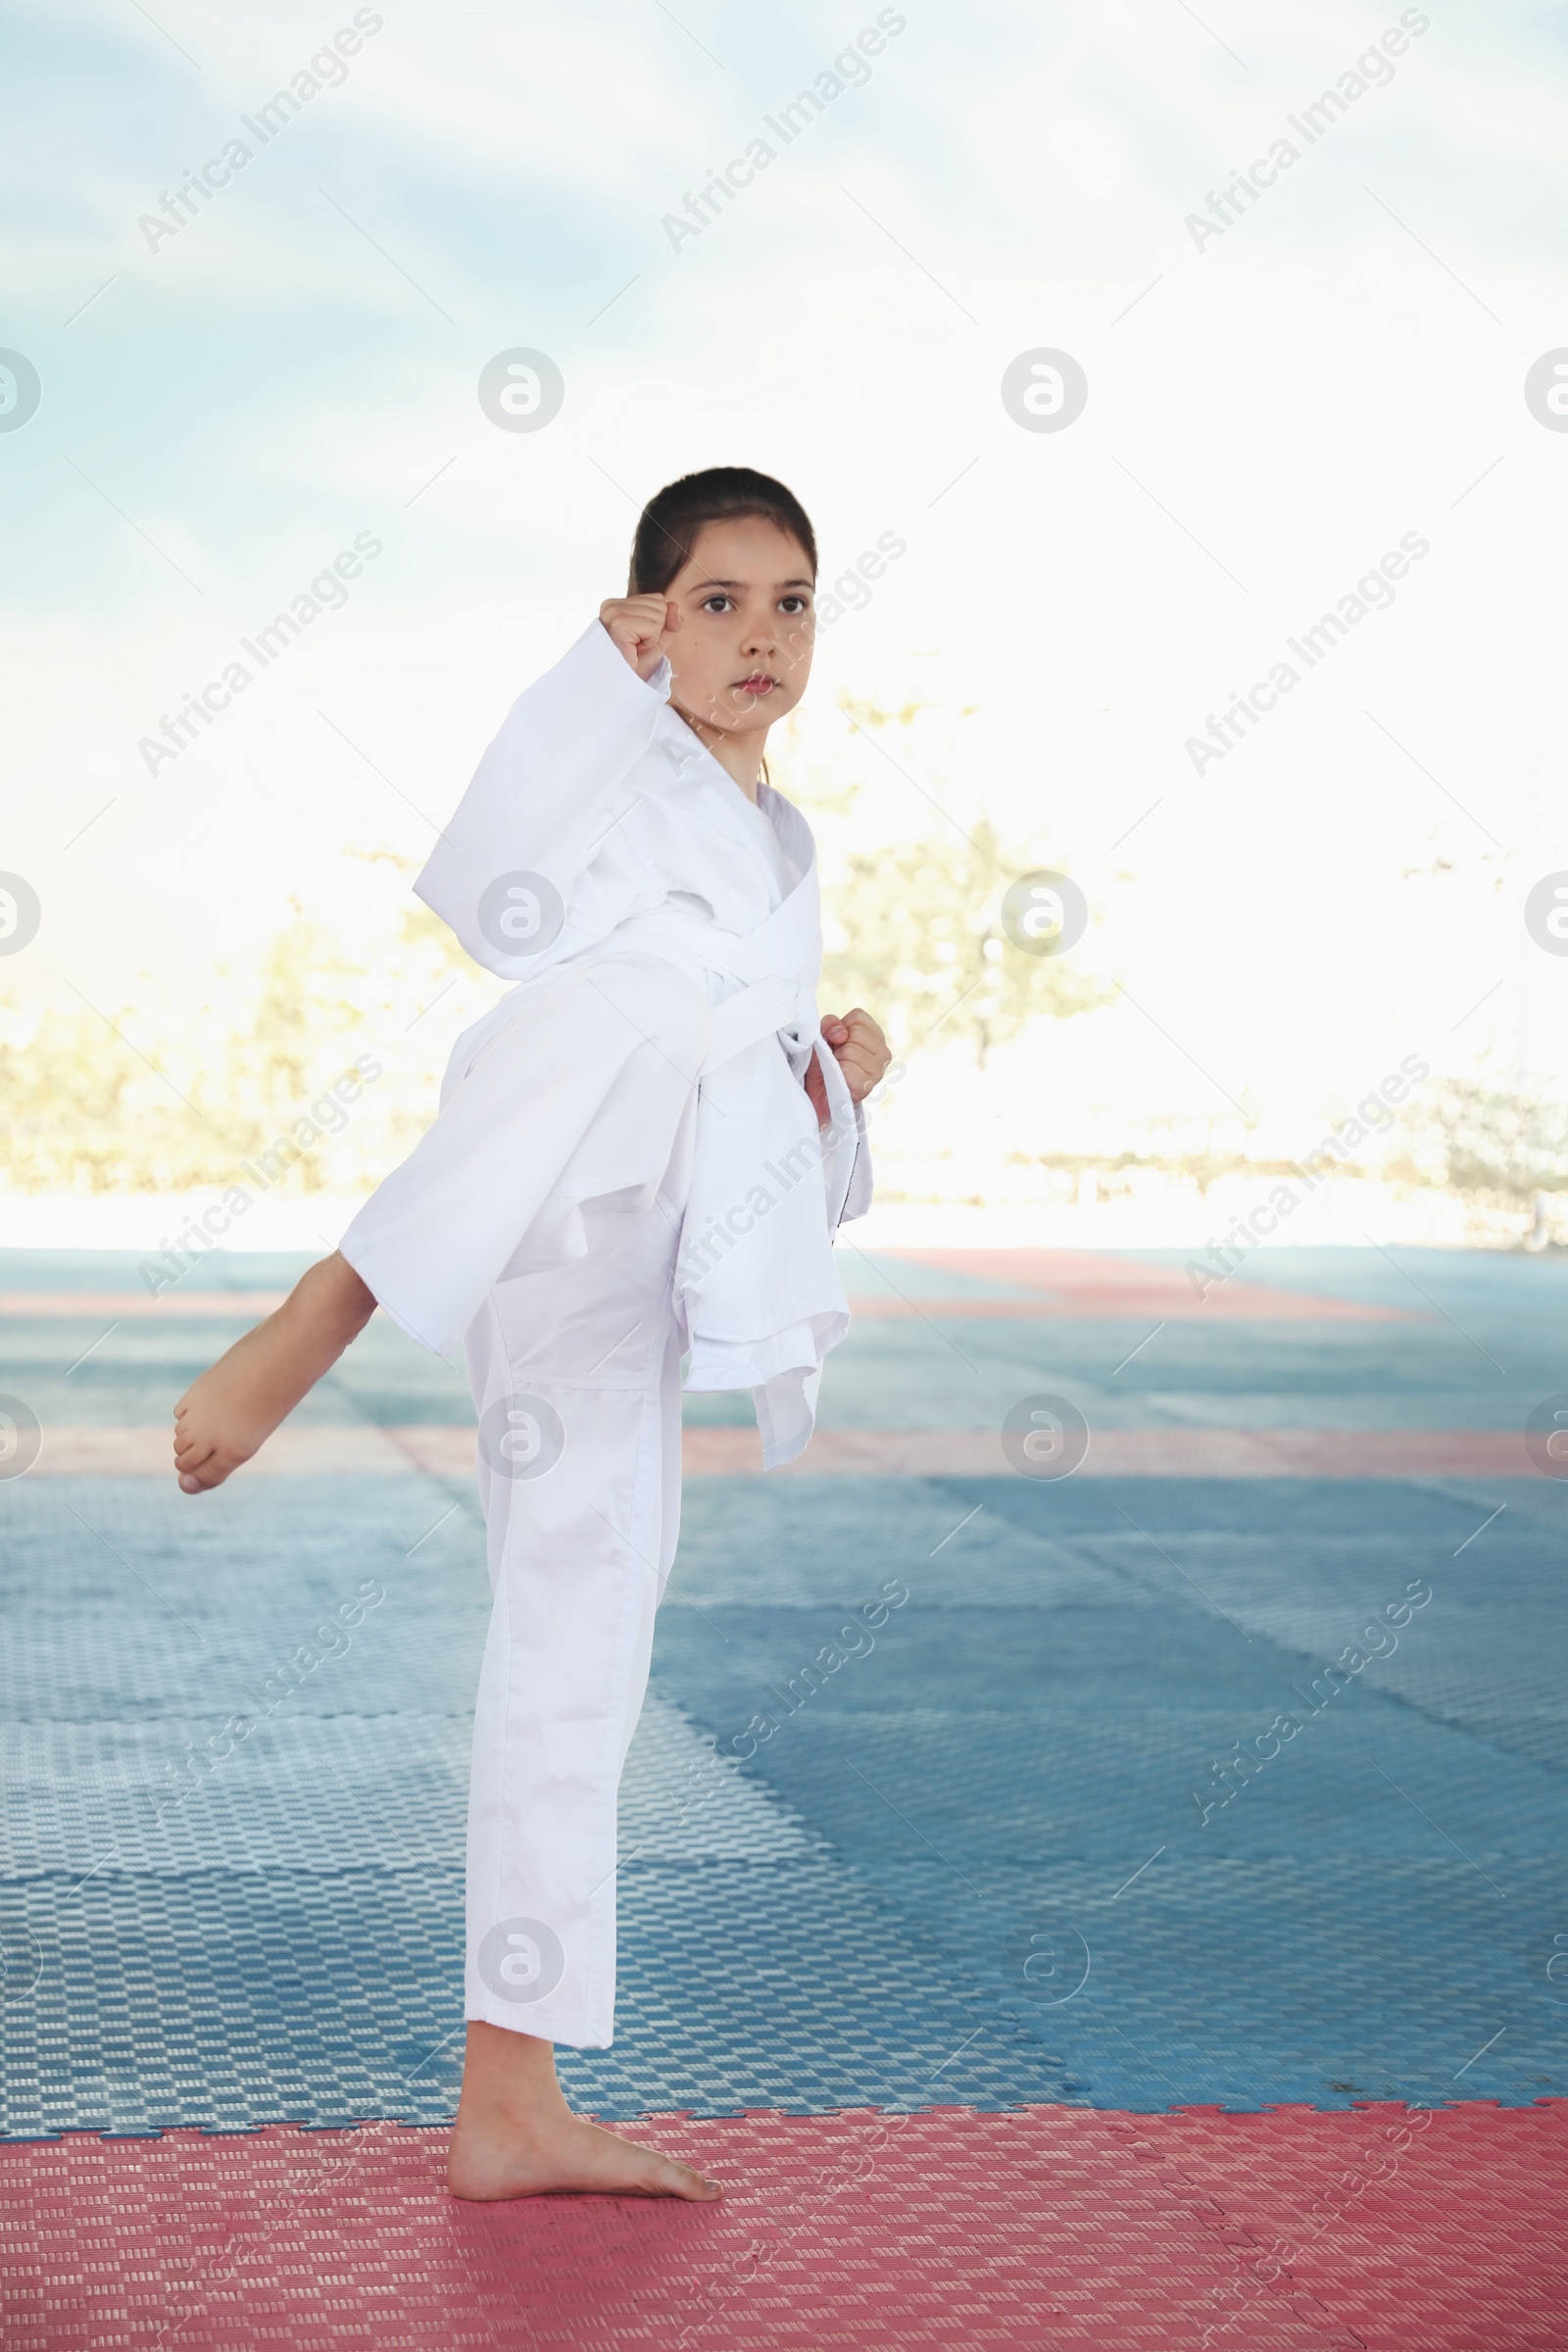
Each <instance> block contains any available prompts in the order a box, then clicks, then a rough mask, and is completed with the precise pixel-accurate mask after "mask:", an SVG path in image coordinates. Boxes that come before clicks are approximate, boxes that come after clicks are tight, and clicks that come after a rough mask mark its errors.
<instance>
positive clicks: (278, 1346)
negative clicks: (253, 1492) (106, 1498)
mask: <svg viewBox="0 0 1568 2352" xmlns="http://www.w3.org/2000/svg"><path fill="white" fill-rule="evenodd" d="M374 1312H375V1299H374V1296H373V1294H372V1293H371V1292H370V1291H368V1289H367V1288H366V1286H365V1284H364V1283H363V1282H362V1281H361V1280H360V1278H359V1276H358V1274H356V1273H355V1271H354V1268H353V1267H352V1266H351V1265H350V1264H349V1262H348V1260H347V1258H345V1257H342V1256H340V1255H339V1254H338V1252H337V1251H336V1250H333V1252H332V1254H331V1256H330V1257H325V1258H322V1260H321V1262H320V1264H319V1265H315V1266H312V1267H311V1268H310V1270H309V1271H308V1272H307V1273H305V1274H303V1275H302V1276H301V1277H300V1280H299V1281H298V1282H297V1283H296V1284H295V1286H294V1288H293V1290H292V1291H291V1292H290V1293H289V1295H288V1297H287V1298H286V1299H284V1301H283V1303H282V1305H281V1306H280V1307H278V1308H277V1310H276V1311H275V1313H273V1314H270V1315H269V1316H268V1318H267V1320H266V1322H265V1323H258V1325H257V1326H256V1329H255V1330H254V1331H248V1332H247V1333H246V1334H245V1337H244V1338H243V1339H242V1340H236V1341H235V1342H234V1345H233V1347H232V1348H229V1349H228V1350H227V1352H226V1353H225V1354H223V1355H221V1356H220V1357H219V1359H218V1361H217V1363H216V1364H213V1365H210V1366H209V1368H208V1369H207V1371H205V1372H202V1373H199V1374H198V1375H197V1377H196V1379H195V1380H193V1381H192V1382H191V1385H190V1387H189V1388H188V1389H187V1390H186V1391H185V1394H184V1396H183V1397H181V1398H180V1400H179V1402H178V1403H177V1404H176V1405H175V1407H174V1468H175V1471H176V1473H177V1474H178V1478H179V1483H180V1486H181V1488H182V1490H183V1491H184V1493H185V1494H187V1495H200V1494H202V1493H203V1492H204V1491H205V1489H207V1488H208V1487H221V1485H222V1483H223V1481H224V1479H225V1478H227V1477H228V1476H229V1474H230V1472H231V1471H234V1470H237V1469H238V1468H239V1466H240V1464H241V1462H248V1461H249V1460H250V1458H251V1455H252V1454H253V1453H255V1451H256V1450H257V1448H258V1447H259V1446H261V1445H263V1444H264V1443H265V1441H266V1440H267V1439H268V1438H270V1436H271V1434H272V1432H273V1430H274V1429H276V1427H277V1425H278V1423H279V1422H280V1421H281V1420H283V1419H284V1418H285V1416H286V1415H287V1414H289V1413H291V1412H292V1411H293V1410H294V1407H295V1406H296V1405H297V1404H298V1403H299V1400H300V1398H301V1397H304V1396H305V1395H306V1394H307V1393H308V1391H310V1390H311V1389H313V1388H314V1387H315V1386H316V1383H317V1382H318V1381H319V1379H320V1378H321V1375H322V1374H323V1373H324V1372H329V1371H330V1370H331V1368H332V1366H333V1365H334V1364H335V1363H336V1362H337V1359H338V1357H339V1356H340V1355H341V1354H342V1352H343V1350H344V1348H346V1347H347V1346H348V1344H349V1342H350V1341H351V1340H353V1339H356V1338H357V1337H358V1336H359V1334H360V1333H361V1332H362V1331H363V1330H364V1329H365V1326H366V1324H367V1323H368V1321H369V1319H370V1317H371V1315H372V1314H373V1313H374Z"/></svg>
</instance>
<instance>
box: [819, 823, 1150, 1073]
mask: <svg viewBox="0 0 1568 2352" xmlns="http://www.w3.org/2000/svg"><path fill="white" fill-rule="evenodd" d="M1040 862H1041V861H1040V860H1039V859H1038V858H1026V857H1023V856H1020V855H1017V854H1012V855H1009V854H1007V853H1005V851H1004V850H1003V848H1002V846H1001V844H1000V843H999V842H998V840H997V837H996V834H995V832H994V830H993V828H992V827H991V825H990V824H989V823H986V822H983V821H982V822H981V823H979V824H977V825H975V826H974V827H973V828H972V829H971V831H970V832H969V834H968V835H967V837H966V836H965V835H964V834H963V833H961V832H960V831H958V830H956V829H955V831H954V832H953V834H952V836H951V837H950V838H944V839H942V840H933V839H930V838H926V839H922V840H919V841H907V842H897V843H894V844H892V845H891V846H890V847H888V848H886V849H879V850H874V851H871V850H856V851H850V852H848V853H847V854H845V855H844V856H842V857H841V858H839V859H837V860H836V861H835V864H834V866H833V868H832V870H831V874H830V876H829V892H828V896H829V917H828V921H829V937H830V944H829V947H828V950H827V953H826V955H825V956H824V957H823V963H822V1003H823V1005H824V1007H825V1008H826V1009H828V1010H831V1011H845V1010H847V1009H848V1007H849V1006H850V1005H865V1006H866V1008H867V1010H869V1011H871V1012H874V1013H875V1015H876V1017H877V1019H878V1020H880V1021H881V1022H882V1024H883V1026H884V1027H885V1028H886V1030H887V1032H888V1038H889V1042H890V1043H891V1044H892V1046H893V1049H894V1051H895V1053H899V1054H902V1053H906V1052H907V1051H908V1050H909V1049H910V1048H911V1047H913V1046H916V1045H919V1044H920V1043H922V1042H923V1041H924V1040H926V1039H932V1040H933V1042H941V1041H945V1040H947V1039H950V1038H955V1037H966V1038H968V1039H970V1040H971V1041H972V1043H973V1045H974V1050H975V1059H976V1061H977V1062H978V1064H979V1066H980V1067H981V1068H982V1069H984V1068H985V1066H986V1056H987V1055H988V1054H989V1053H990V1051H991V1049H992V1047H993V1046H1000V1045H1005V1044H1006V1042H1007V1041H1008V1039H1009V1038H1013V1037H1016V1036H1017V1035H1018V1033H1019V1031H1020V1030H1021V1029H1022V1028H1023V1027H1024V1026H1025V1024H1026V1023H1027V1022H1029V1021H1032V1020H1035V1019H1037V1018H1038V1017H1039V1016H1040V1015H1042V1014H1050V1015H1051V1016H1053V1017H1054V1018H1056V1019H1061V1018H1063V1017H1064V1016H1066V1015H1068V1014H1071V1013H1075V1012H1093V1011H1094V1010H1095V1009H1096V1007H1097V1006H1099V1005H1106V1004H1108V1003H1109V1002H1110V1000H1111V998H1112V997H1113V996H1114V994H1115V991H1114V989H1113V988H1112V987H1111V986H1110V985H1109V984H1108V983H1107V982H1105V981H1103V980H1101V979H1097V978H1095V977H1094V976H1092V975H1091V974H1089V973H1086V972H1084V971H1083V970H1082V969H1080V968H1079V967H1078V966H1077V965H1076V964H1075V963H1074V962H1073V961H1072V958H1071V954H1070V952H1069V954H1068V955H1066V956H1030V955H1027V954H1026V953H1025V952H1024V951H1023V950H1022V949H1021V948H1017V947H1015V946H1014V945H1013V943H1012V941H1011V940H1010V939H1009V938H1008V937H1007V935H1006V933H1005V931H1004V929H1003V926H1002V899H1003V894H1004V892H1005V890H1006V889H1007V887H1008V885H1009V884H1010V883H1012V882H1015V881H1016V880H1017V879H1018V877H1019V875H1020V874H1025V873H1028V872H1029V871H1031V869H1032V868H1036V867H1038V866H1039V864H1040Z"/></svg>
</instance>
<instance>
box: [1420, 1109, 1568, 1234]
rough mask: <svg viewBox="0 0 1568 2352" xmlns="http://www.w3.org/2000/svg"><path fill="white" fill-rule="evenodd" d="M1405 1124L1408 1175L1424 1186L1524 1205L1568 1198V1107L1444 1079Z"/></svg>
mask: <svg viewBox="0 0 1568 2352" xmlns="http://www.w3.org/2000/svg"><path fill="white" fill-rule="evenodd" d="M1407 1118H1408V1126H1409V1130H1410V1133H1411V1137H1412V1141H1413V1143H1414V1147H1415V1150H1414V1160H1415V1165H1414V1167H1413V1169H1412V1171H1411V1172H1412V1173H1414V1174H1415V1175H1417V1176H1418V1177H1420V1178H1421V1179H1423V1180H1424V1181H1426V1182H1427V1183H1433V1182H1436V1183H1438V1184H1440V1185H1443V1186H1446V1188H1447V1189H1448V1190H1449V1191H1451V1192H1457V1193H1465V1194H1469V1195H1472V1196H1476V1197H1481V1198H1487V1197H1490V1198H1493V1199H1496V1200H1499V1201H1506V1202H1509V1203H1512V1204H1517V1205H1521V1206H1524V1205H1528V1204H1529V1203H1530V1202H1531V1201H1534V1199H1535V1197H1536V1195H1537V1194H1538V1193H1561V1192H1568V1104H1565V1103H1561V1102H1554V1101H1552V1100H1551V1099H1550V1098H1549V1097H1547V1098H1543V1097H1541V1096H1538V1095H1533V1094H1532V1095H1521V1094H1510V1093H1508V1092H1507V1091H1505V1090H1503V1089H1500V1088H1496V1087H1487V1086H1482V1085H1480V1084H1478V1083H1477V1082H1476V1081H1475V1080H1473V1079H1468V1078H1446V1079H1443V1080H1434V1081H1433V1083H1432V1085H1431V1086H1429V1087H1428V1088H1427V1089H1426V1090H1425V1092H1424V1095H1423V1098H1422V1100H1421V1101H1420V1102H1419V1103H1412V1104H1411V1106H1410V1109H1409V1112H1408V1114H1407Z"/></svg>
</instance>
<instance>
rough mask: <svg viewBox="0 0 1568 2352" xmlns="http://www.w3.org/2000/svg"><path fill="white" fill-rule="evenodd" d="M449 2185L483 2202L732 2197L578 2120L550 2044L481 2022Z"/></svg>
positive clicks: (471, 2034) (470, 2052) (686, 2168)
mask: <svg viewBox="0 0 1568 2352" xmlns="http://www.w3.org/2000/svg"><path fill="white" fill-rule="evenodd" d="M447 2186H448V2188H449V2189H450V2190H451V2191H452V2194H453V2195H454V2196H455V2197H466V2198H470V2199H473V2200H476V2201H477V2202H480V2203H489V2202H492V2201H494V2200H495V2199H497V2198H500V2197H537V2196H541V2195H544V2194H546V2193H548V2192H549V2191H550V2190H552V2189H555V2190H561V2189H582V2190H587V2191H590V2192H597V2193H598V2194H599V2195H601V2196H612V2197H686V2198H689V2199H691V2200H692V2202H693V2203H698V2204H708V2203H711V2201H712V2200H713V2199H714V2198H715V2197H717V2196H719V2195H720V2194H721V2193H722V2192H721V2191H720V2189H719V2185H718V2182H717V2181H716V2180H708V2179H707V2178H706V2176H705V2175H704V2174H702V2173H699V2172H696V2171H694V2169H693V2168H692V2166H691V2165H689V2164H681V2163H679V2162H677V2160H676V2159H675V2158H674V2157H673V2156H662V2155H661V2154H660V2152H659V2150H658V2149H657V2148H640V2147H638V2146H637V2145H636V2143H635V2142H634V2141H632V2140H629V2139H622V2138H621V2137H620V2135H619V2133H618V2132H615V2131H601V2129H600V2127H599V2126H598V2125H597V2124H589V2123H585V2122H584V2121H583V2119H582V2117H581V2116H578V2115H573V2114H572V2112H571V2109H570V2108H569V2107H568V2106H567V2105H566V2102H565V2100H564V2097H563V2096H562V2091H561V2085H560V2083H559V2082H557V2081H556V2055H555V2051H554V2049H553V2048H552V2047H551V2045H550V2043H549V2042H548V2041H539V2040H537V2039H536V2038H535V2037H534V2035H533V2034H514V2033H512V2032H510V2031H509V2030H508V2029H507V2028H506V2027H504V2026H486V2025H481V2024H478V2023H474V2024H472V2025H470V2026H469V2028H468V2047H467V2058H466V2064H465V2066H464V2070H463V2095H462V2097H461V2098H460V2099H459V2101H458V2120H457V2122H456V2124H455V2125H454V2126H453V2128H452V2143H451V2146H450V2147H449V2148H448V2150H447Z"/></svg>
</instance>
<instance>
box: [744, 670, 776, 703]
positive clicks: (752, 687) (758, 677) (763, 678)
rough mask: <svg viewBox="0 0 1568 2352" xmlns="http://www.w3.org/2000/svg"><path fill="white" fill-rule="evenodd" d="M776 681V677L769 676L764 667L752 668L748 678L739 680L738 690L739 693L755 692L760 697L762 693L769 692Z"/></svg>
mask: <svg viewBox="0 0 1568 2352" xmlns="http://www.w3.org/2000/svg"><path fill="white" fill-rule="evenodd" d="M777 683H778V681H777V679H776V678H770V677H769V676H768V674H767V672H766V670H765V669H754V670H753V672H752V674H751V676H750V677H749V678H742V679H741V680H740V682H739V687H738V691H739V692H740V693H741V694H755V695H757V696H758V697H759V698H760V697H761V696H762V695H764V694H771V693H772V691H773V688H774V686H775V685H776V684H777Z"/></svg>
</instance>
